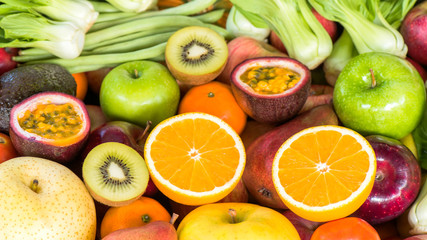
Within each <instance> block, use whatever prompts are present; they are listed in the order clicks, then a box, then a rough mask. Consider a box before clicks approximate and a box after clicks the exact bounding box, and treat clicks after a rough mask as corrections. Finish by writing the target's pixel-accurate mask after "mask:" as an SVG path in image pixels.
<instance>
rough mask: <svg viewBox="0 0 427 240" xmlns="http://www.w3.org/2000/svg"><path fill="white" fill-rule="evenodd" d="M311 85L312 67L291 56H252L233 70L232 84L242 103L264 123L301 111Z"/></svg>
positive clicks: (285, 118)
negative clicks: (310, 68)
mask: <svg viewBox="0 0 427 240" xmlns="http://www.w3.org/2000/svg"><path fill="white" fill-rule="evenodd" d="M310 86H311V73H310V70H309V69H308V68H307V67H306V66H305V65H304V64H302V63H301V62H299V61H297V60H295V59H292V58H288V57H260V58H251V59H248V60H245V61H243V62H241V63H240V64H239V65H237V66H236V67H235V68H234V70H233V71H232V73H231V88H232V91H233V94H234V97H235V98H236V100H237V102H238V104H239V105H240V107H241V108H242V109H243V111H245V112H246V114H248V115H249V116H250V117H251V118H253V119H255V120H256V121H258V122H263V123H280V122H284V121H286V120H289V119H291V118H292V117H294V116H295V115H297V114H298V112H299V111H300V110H301V109H302V107H303V105H304V103H305V101H306V100H307V97H308V95H309V91H310Z"/></svg>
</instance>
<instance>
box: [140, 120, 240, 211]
mask: <svg viewBox="0 0 427 240" xmlns="http://www.w3.org/2000/svg"><path fill="white" fill-rule="evenodd" d="M144 155H145V160H146V163H147V166H148V169H149V171H150V174H151V177H152V179H153V182H154V183H155V185H156V186H157V187H158V188H159V190H160V191H161V192H162V193H163V194H165V195H166V196H167V197H169V198H170V199H172V200H173V201H175V202H179V203H182V204H186V205H201V204H206V203H212V202H216V201H218V200H221V199H222V198H224V197H225V196H226V195H227V194H229V193H230V192H231V191H232V190H233V189H234V187H235V186H236V185H237V183H238V181H239V180H240V178H241V176H242V174H243V170H244V167H245V161H246V154H245V149H244V146H243V143H242V140H241V139H240V137H239V135H238V134H237V133H236V132H235V131H234V130H233V128H231V127H230V126H229V125H228V124H227V123H225V122H224V121H223V120H221V119H220V118H218V117H215V116H213V115H210V114H206V113H194V112H191V113H183V114H179V115H176V116H173V117H171V118H168V119H166V120H164V121H163V122H161V123H160V124H158V125H157V126H156V127H155V128H154V129H153V131H152V132H151V133H150V135H149V136H148V138H147V141H146V144H145V147H144Z"/></svg>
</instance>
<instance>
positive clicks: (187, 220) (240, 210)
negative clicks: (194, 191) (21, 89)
mask: <svg viewBox="0 0 427 240" xmlns="http://www.w3.org/2000/svg"><path fill="white" fill-rule="evenodd" d="M177 233H178V239H179V240H194V239H203V240H235V239H244V240H285V239H286V240H300V237H299V234H298V232H297V230H296V229H295V227H294V226H293V225H292V223H291V222H290V221H289V220H288V219H287V218H286V217H285V216H284V215H283V214H281V213H279V212H277V211H276V210H273V209H271V208H267V207H262V206H259V205H256V204H251V203H212V204H206V205H203V206H200V207H198V208H196V209H195V210H193V211H191V212H190V213H189V214H187V215H186V216H185V217H184V219H182V222H181V223H180V224H179V226H178V228H177Z"/></svg>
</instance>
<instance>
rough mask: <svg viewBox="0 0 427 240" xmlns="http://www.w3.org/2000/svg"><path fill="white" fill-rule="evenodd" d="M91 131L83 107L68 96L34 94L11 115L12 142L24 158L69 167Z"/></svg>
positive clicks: (22, 102) (79, 102) (10, 132)
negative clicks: (42, 159)
mask: <svg viewBox="0 0 427 240" xmlns="http://www.w3.org/2000/svg"><path fill="white" fill-rule="evenodd" d="M89 131H90V120H89V115H88V112H87V110H86V107H85V105H84V103H83V102H82V101H81V100H79V99H78V98H76V97H74V96H71V95H68V94H65V93H60V92H43V93H39V94H35V95H33V96H31V97H29V98H26V99H24V100H23V101H21V102H20V103H18V104H17V105H15V106H14V107H13V108H12V110H11V112H10V129H9V134H10V138H11V141H12V144H13V145H14V147H15V149H16V151H17V152H18V153H19V154H20V155H23V156H33V157H42V158H47V159H50V160H53V161H57V162H59V163H67V162H69V161H71V160H72V159H74V158H75V157H76V156H77V154H79V152H80V150H81V149H82V147H83V146H84V145H85V143H86V140H87V138H88V136H89Z"/></svg>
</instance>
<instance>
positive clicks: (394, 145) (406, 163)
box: [353, 135, 421, 224]
mask: <svg viewBox="0 0 427 240" xmlns="http://www.w3.org/2000/svg"><path fill="white" fill-rule="evenodd" d="M366 139H367V140H368V141H369V143H370V144H371V146H372V148H373V149H374V151H375V155H376V158H377V171H376V176H375V182H374V187H373V188H372V191H371V194H370V195H369V196H368V198H367V199H366V201H365V202H364V203H363V204H362V206H361V207H360V208H359V209H358V210H357V211H356V212H355V213H354V214H353V215H354V216H356V217H359V218H363V219H364V220H366V221H367V222H369V223H371V224H379V223H384V222H387V221H390V220H392V219H395V218H397V217H398V216H399V215H401V214H402V213H403V212H404V211H405V210H406V209H407V208H408V207H409V206H410V205H411V204H412V202H413V201H414V200H415V198H416V197H417V195H418V192H419V190H420V184H421V169H420V167H419V165H418V161H417V159H416V158H415V156H414V155H413V154H412V152H411V151H410V150H409V149H408V148H407V147H406V146H405V145H403V144H402V143H401V142H400V141H398V140H395V139H391V138H387V137H384V136H379V135H373V136H368V137H366Z"/></svg>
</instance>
